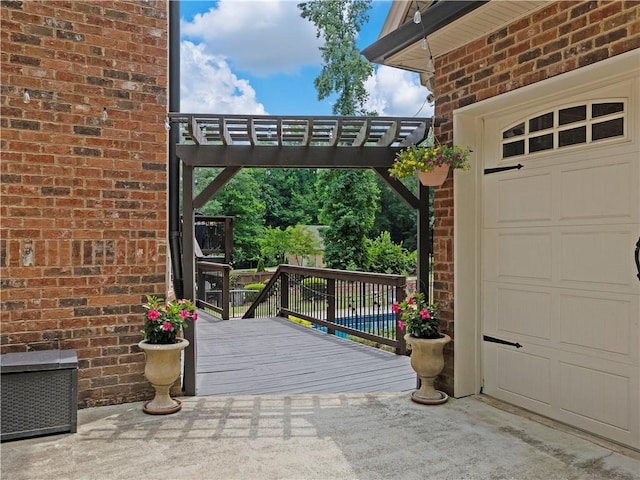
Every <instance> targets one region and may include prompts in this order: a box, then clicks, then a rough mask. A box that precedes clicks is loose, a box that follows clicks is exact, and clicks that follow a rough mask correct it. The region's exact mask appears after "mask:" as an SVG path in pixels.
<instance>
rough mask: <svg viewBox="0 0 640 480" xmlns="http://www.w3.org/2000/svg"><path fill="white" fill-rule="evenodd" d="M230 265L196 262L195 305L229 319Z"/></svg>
mask: <svg viewBox="0 0 640 480" xmlns="http://www.w3.org/2000/svg"><path fill="white" fill-rule="evenodd" d="M230 272H231V265H229V264H226V263H215V262H207V261H202V260H201V261H197V262H196V305H197V306H198V307H199V308H209V309H211V310H213V311H214V312H216V313H218V314H220V316H221V317H222V319H223V320H229V292H230V288H229V285H230V282H229V277H230Z"/></svg>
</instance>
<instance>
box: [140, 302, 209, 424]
mask: <svg viewBox="0 0 640 480" xmlns="http://www.w3.org/2000/svg"><path fill="white" fill-rule="evenodd" d="M143 307H144V309H145V310H146V322H145V325H144V328H143V329H142V332H141V333H142V334H143V335H144V340H142V341H141V342H140V343H138V346H139V347H140V348H141V349H142V350H144V352H145V355H146V360H147V361H146V364H145V368H144V375H145V377H146V378H147V380H149V382H150V383H151V385H152V386H153V388H154V389H155V397H154V398H153V399H152V400H150V401H148V402H145V404H144V405H143V407H142V410H143V411H144V412H145V413H150V414H154V415H163V414H168V413H175V412H177V411H179V410H180V409H181V408H182V402H181V401H180V400H177V399H172V398H171V396H170V395H169V390H170V388H171V386H172V385H173V384H174V383H175V381H176V380H177V379H178V377H179V376H180V372H181V368H180V367H181V358H180V354H181V352H182V350H184V349H185V348H186V347H187V346H188V345H189V342H188V341H187V340H185V339H184V338H181V337H180V336H178V334H180V333H181V332H182V330H183V329H184V328H186V327H187V326H188V323H187V321H188V320H189V319H191V320H193V321H195V320H197V318H198V312H197V311H196V307H195V305H194V304H193V303H192V302H191V301H190V300H185V299H183V300H177V301H172V302H165V301H164V300H161V299H159V298H157V297H153V296H149V295H147V303H145V304H143Z"/></svg>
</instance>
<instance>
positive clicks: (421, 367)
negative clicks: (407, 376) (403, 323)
mask: <svg viewBox="0 0 640 480" xmlns="http://www.w3.org/2000/svg"><path fill="white" fill-rule="evenodd" d="M404 339H405V341H406V342H407V344H408V345H411V367H412V368H413V370H415V372H416V374H417V375H418V377H420V389H418V390H416V391H414V392H413V393H412V394H411V400H413V401H414V402H417V403H422V404H424V405H440V404H441V403H444V402H446V401H447V400H448V399H449V396H448V395H447V394H446V393H444V392H441V391H440V390H436V389H435V388H434V386H433V384H434V382H435V381H436V378H437V377H438V375H440V373H441V372H442V370H443V369H444V355H443V353H442V351H443V349H444V346H445V345H446V344H447V343H449V342H450V341H451V337H450V336H449V335H444V334H443V335H442V337H441V338H416V337H412V336H411V335H405V336H404Z"/></svg>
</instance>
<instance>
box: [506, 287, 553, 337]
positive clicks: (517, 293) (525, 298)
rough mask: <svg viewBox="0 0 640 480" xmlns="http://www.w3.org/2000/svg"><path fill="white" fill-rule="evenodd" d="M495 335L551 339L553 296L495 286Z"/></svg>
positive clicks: (546, 292)
mask: <svg viewBox="0 0 640 480" xmlns="http://www.w3.org/2000/svg"><path fill="white" fill-rule="evenodd" d="M496 296H497V298H496V313H495V315H496V319H497V327H498V328H497V332H498V333H507V334H516V335H527V336H530V337H536V338H539V339H544V340H550V335H551V311H552V308H551V307H552V306H551V303H552V296H551V292H549V291H531V289H529V290H518V289H514V288H505V287H502V286H499V285H498V286H496Z"/></svg>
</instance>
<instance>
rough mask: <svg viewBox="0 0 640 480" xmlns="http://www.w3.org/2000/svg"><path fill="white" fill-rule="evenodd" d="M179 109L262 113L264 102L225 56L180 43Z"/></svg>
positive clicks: (188, 43) (201, 46)
mask: <svg viewBox="0 0 640 480" xmlns="http://www.w3.org/2000/svg"><path fill="white" fill-rule="evenodd" d="M180 111H181V112H185V113H226V114H233V113H242V114H254V115H265V114H266V113H267V112H265V109H264V105H262V104H261V103H260V102H258V100H257V99H256V92H255V90H254V89H253V88H252V87H251V85H250V84H249V82H248V81H247V80H243V79H241V78H238V77H237V76H236V75H235V74H234V73H233V72H232V71H231V69H230V68H229V65H228V64H227V62H226V60H225V59H224V57H222V56H220V55H217V56H215V55H211V54H209V53H207V52H206V51H205V46H204V45H202V44H200V45H194V44H193V43H191V42H187V41H183V42H181V43H180Z"/></svg>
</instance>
